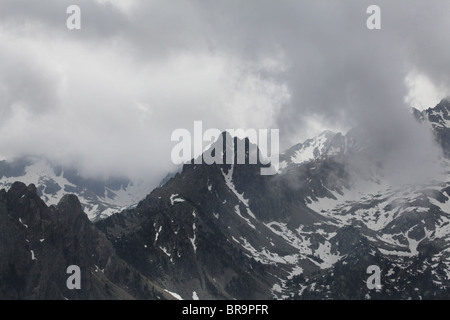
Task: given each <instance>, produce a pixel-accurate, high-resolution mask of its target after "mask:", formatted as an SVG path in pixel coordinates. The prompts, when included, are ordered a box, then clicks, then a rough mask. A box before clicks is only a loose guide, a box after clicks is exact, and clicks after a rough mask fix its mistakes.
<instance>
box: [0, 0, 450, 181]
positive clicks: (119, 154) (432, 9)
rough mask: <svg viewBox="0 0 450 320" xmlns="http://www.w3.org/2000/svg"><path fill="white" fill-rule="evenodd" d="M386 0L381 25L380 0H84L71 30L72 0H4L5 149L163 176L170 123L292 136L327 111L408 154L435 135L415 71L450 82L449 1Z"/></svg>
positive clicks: (88, 167) (286, 141) (341, 123)
mask: <svg viewBox="0 0 450 320" xmlns="http://www.w3.org/2000/svg"><path fill="white" fill-rule="evenodd" d="M376 2H377V4H378V5H380V7H381V10H382V29H381V30H376V31H369V30H368V29H367V28H366V19H367V17H368V15H367V14H366V8H367V6H368V5H370V4H373V3H372V2H369V1H345V2H339V3H338V2H336V1H276V2H274V1H258V2H256V1H214V2H204V1H195V0H192V1H171V2H170V3H169V2H168V1H134V2H132V3H134V5H131V6H130V7H129V8H128V9H126V10H124V8H123V6H122V7H121V5H124V6H125V7H126V5H125V2H121V1H119V2H117V1H116V2H113V1H110V2H108V1H87V0H83V1H77V2H76V4H78V5H79V6H80V7H81V10H82V30H80V31H76V32H71V31H69V30H67V29H66V28H65V20H66V18H67V15H66V14H65V9H66V8H67V6H68V5H70V4H75V3H74V2H73V1H52V0H45V1H39V2H36V1H26V0H22V1H20V0H19V1H18V0H15V1H12V0H4V1H2V10H0V21H2V22H1V23H0V37H1V39H2V42H1V43H2V45H1V46H0V47H1V48H2V51H1V53H0V55H1V56H2V59H0V72H1V75H0V84H1V86H0V92H1V94H2V97H1V98H0V103H1V106H0V108H1V109H0V110H1V111H0V114H1V115H2V120H1V123H3V126H2V129H1V130H0V131H1V132H0V133H1V134H2V137H3V138H0V148H1V152H0V154H3V155H7V156H13V155H18V154H23V153H35V152H41V153H45V154H49V155H50V156H51V157H54V158H57V159H58V160H61V161H75V160H74V159H76V161H75V162H77V164H78V165H80V166H83V167H84V168H85V171H86V172H89V173H92V174H94V173H95V172H99V171H105V172H106V173H109V172H121V173H126V174H137V172H142V171H143V170H144V171H145V172H147V173H148V175H149V176H150V177H157V176H161V175H163V173H162V172H164V171H165V170H170V169H171V166H170V159H169V156H170V149H171V147H172V145H171V144H170V133H171V132H172V130H174V129H176V128H179V127H185V128H187V129H190V128H191V127H192V124H193V121H194V120H203V121H204V123H205V127H217V128H220V129H226V128H235V127H252V126H253V127H257V128H264V127H269V128H270V127H277V128H280V133H281V135H280V138H281V139H282V142H283V146H284V147H288V146H289V145H290V144H291V143H295V142H298V140H300V139H304V138H307V136H308V135H309V134H311V133H312V132H314V130H317V128H316V127H315V125H316V122H317V119H319V120H320V121H322V122H323V124H324V126H328V127H332V128H349V127H352V126H354V125H356V124H363V125H364V127H365V128H366V129H367V132H368V135H370V136H371V137H373V138H374V140H375V141H377V143H378V145H379V148H380V153H381V150H384V149H386V147H387V146H391V148H390V149H391V150H399V149H404V148H406V150H403V151H402V152H401V153H389V152H388V153H389V155H387V156H386V158H389V161H390V162H392V163H394V162H395V163H397V162H398V163H400V162H402V161H404V159H403V158H402V159H397V158H398V157H400V156H399V155H404V156H405V157H407V158H410V157H411V156H415V155H417V154H420V152H419V151H420V150H421V149H424V148H428V147H429V146H430V140H431V137H430V134H429V133H427V132H423V131H420V130H419V129H417V127H416V126H415V124H414V123H413V122H411V121H410V120H407V119H408V118H407V117H408V116H407V114H408V108H407V105H406V103H405V101H404V98H405V96H406V95H407V94H408V90H409V88H408V87H407V86H406V84H405V77H406V76H407V75H408V73H409V72H411V71H413V70H414V71H416V72H419V73H421V74H424V75H426V76H427V77H429V79H430V80H431V81H432V82H433V83H434V84H435V85H436V86H439V87H441V88H446V87H447V88H448V86H449V83H448V82H449V74H450V73H449V72H450V70H449V68H450V67H449V66H450V63H449V62H450V61H449V59H450V45H449V42H448V40H447V38H448V37H447V35H446V33H447V31H448V30H450V28H449V27H450V25H449V24H450V19H448V17H447V15H448V12H450V10H449V9H450V3H448V1H433V2H432V3H430V2H427V3H425V2H424V1H418V0H414V1H409V0H408V1H406V0H404V1H395V2H393V1H381V0H380V1H376ZM16 53H17V54H16ZM17 101H21V102H22V104H23V105H24V106H23V109H24V110H22V111H21V112H22V113H20V112H19V111H18V110H17V108H16V109H14V108H13V106H14V105H15V104H16V102H17ZM33 114H35V115H40V117H37V118H31V117H33V116H32V115H33ZM312 119H315V122H314V123H315V125H313V124H314V123H313V122H312ZM18 127H19V128H21V129H22V130H16V129H17V128H18ZM14 128H16V129H14ZM31 129H34V130H35V132H34V134H33V135H30V134H29V130H31ZM315 133H317V132H315ZM411 141H414V143H411ZM406 146H407V147H406ZM400 147H401V148H400ZM414 150H415V151H414ZM433 150H434V149H433ZM155 155H157V156H155ZM394 155H395V156H394ZM436 156H438V154H437V153H436ZM394 158H395V161H394V160H393V159H394ZM400 158H401V157H400ZM422 160H423V159H422ZM168 163H169V165H168ZM105 172H103V173H105Z"/></svg>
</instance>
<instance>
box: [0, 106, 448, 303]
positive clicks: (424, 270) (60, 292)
mask: <svg viewBox="0 0 450 320" xmlns="http://www.w3.org/2000/svg"><path fill="white" fill-rule="evenodd" d="M412 116H413V117H415V119H416V120H417V121H418V122H419V123H420V124H421V126H422V127H423V128H425V129H426V130H431V131H432V132H433V134H434V137H435V140H436V143H437V144H438V145H439V146H440V147H441V148H442V158H441V159H440V162H441V164H440V165H441V167H442V168H441V169H442V171H441V172H440V174H439V175H437V176H436V175H435V176H430V177H426V178H423V179H421V181H420V183H418V182H404V183H399V184H397V183H396V184H393V183H392V179H390V178H391V177H388V176H386V175H385V174H383V170H382V169H380V166H379V164H378V163H377V162H376V161H371V159H372V155H373V150H372V146H371V142H370V139H363V138H361V137H362V136H363V135H361V134H360V132H361V130H363V129H361V128H354V129H352V130H350V131H349V132H348V133H346V134H343V133H334V132H331V131H325V132H323V133H322V134H320V135H319V136H317V137H314V138H311V139H308V140H306V141H304V142H302V143H299V144H297V145H294V146H293V147H291V148H290V149H288V150H287V151H285V152H284V153H283V154H282V155H280V168H279V172H278V174H276V175H273V176H262V175H260V168H261V165H259V164H257V165H250V164H242V165H227V164H223V165H218V164H213V165H206V164H194V163H193V162H192V163H191V164H185V165H184V166H183V169H182V171H180V172H178V173H177V174H176V175H175V176H173V177H172V178H170V179H168V180H167V181H166V182H165V183H163V184H162V185H161V186H160V187H158V188H156V189H154V190H153V191H151V193H150V194H147V193H148V190H147V192H144V191H145V190H146V188H145V184H144V183H142V184H138V183H133V182H131V181H129V180H127V179H122V180H121V179H118V180H114V179H113V180H110V181H107V182H106V183H105V182H102V183H93V182H92V181H87V180H83V178H81V177H80V176H79V175H78V174H76V172H73V171H66V170H63V169H61V168H60V169H58V168H55V167H53V166H51V165H50V164H49V163H48V162H46V161H44V160H35V161H34V160H33V161H31V160H29V159H28V160H27V159H25V160H23V159H22V160H17V161H16V162H1V163H0V176H3V178H1V180H0V183H1V184H2V186H3V187H4V188H5V189H3V190H1V191H0V238H1V239H0V257H1V259H0V298H2V299H5V298H10V299H86V298H89V299H179V300H181V299H184V300H186V299H192V300H199V299H200V300H201V299H448V298H450V289H449V288H450V287H449V285H450V175H449V173H450V172H449V170H448V169H449V168H450V167H449V163H450V162H448V160H449V159H448V157H449V156H450V100H448V99H444V100H442V101H441V102H440V103H439V104H438V105H437V106H436V107H434V108H430V109H427V110H424V111H418V110H415V109H414V110H413V112H412ZM224 134H226V133H224ZM235 139H236V138H235ZM230 140H231V141H232V139H226V141H227V142H229V141H230ZM246 143H247V147H248V144H249V141H248V140H246ZM234 145H236V143H234ZM234 145H233V144H232V143H231V144H228V145H224V146H221V149H222V150H221V151H222V152H223V156H224V157H226V154H227V153H230V152H234V151H235V150H233V148H234ZM211 147H212V148H215V146H214V145H213V146H211ZM215 150H216V152H217V150H219V149H218V148H216V149H215ZM207 152H208V151H207ZM235 153H236V152H234V154H235ZM247 155H248V154H247ZM362 163H364V166H363V165H361V164H362ZM15 181H18V182H15ZM88 182H92V183H88ZM68 193H70V195H69V194H68ZM64 194H65V195H64ZM146 194H147V195H146ZM124 199H125V200H124ZM138 200H140V201H139V202H138ZM137 202H138V203H137ZM134 203H137V204H136V205H133V204H134ZM122 207H127V208H125V209H121V208H122ZM94 208H95V209H96V210H94ZM113 211H115V212H116V213H114V214H112V212H113ZM69 265H78V266H79V267H80V269H81V279H82V280H81V281H82V287H81V290H69V289H68V288H67V287H66V279H67V276H68V275H67V274H66V269H67V267H68V266H69ZM373 265H375V266H378V267H379V268H380V270H381V275H380V283H381V286H380V287H379V288H376V289H369V288H368V286H367V283H366V281H367V279H368V277H369V276H370V275H369V274H368V273H367V268H368V267H369V266H373Z"/></svg>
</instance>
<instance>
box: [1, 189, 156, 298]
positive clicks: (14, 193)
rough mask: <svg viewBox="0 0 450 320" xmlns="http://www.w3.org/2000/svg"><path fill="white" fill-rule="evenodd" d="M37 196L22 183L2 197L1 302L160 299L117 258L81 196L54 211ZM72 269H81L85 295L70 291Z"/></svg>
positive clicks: (63, 201)
mask: <svg viewBox="0 0 450 320" xmlns="http://www.w3.org/2000/svg"><path fill="white" fill-rule="evenodd" d="M36 192H37V191H36V187H35V186H34V185H29V186H28V187H27V186H25V185H24V184H22V183H15V184H13V185H12V186H11V188H10V190H9V191H8V192H5V191H4V190H2V191H1V192H0V237H1V239H0V257H2V258H1V259H0V298H1V299H131V298H136V297H138V298H139V297H141V298H144V297H146V298H157V296H158V294H157V293H156V291H154V290H153V293H152V290H151V289H152V285H151V283H150V282H148V281H147V280H146V279H145V278H144V277H143V276H141V275H140V274H139V273H138V272H136V271H135V270H134V269H133V268H132V267H130V266H128V265H127V264H126V263H124V262H123V261H122V260H121V259H120V258H118V257H117V255H116V254H115V250H114V248H113V246H112V245H111V243H109V241H108V240H107V239H106V237H105V236H104V235H103V234H102V233H101V232H99V231H98V230H97V229H96V228H95V226H94V225H93V224H92V223H91V222H90V221H89V219H88V218H87V216H86V214H84V213H83V211H82V209H81V205H80V202H79V201H78V199H77V197H75V196H73V195H66V196H64V197H63V198H62V199H61V201H60V203H59V204H58V205H57V206H54V207H50V208H49V207H47V206H46V205H45V204H44V202H43V201H42V200H41V199H40V198H39V196H38V195H37V193H36ZM70 265H77V266H79V267H80V270H81V290H69V289H68V288H67V286H66V280H67V278H68V277H69V276H70V274H67V273H66V271H67V267H68V266H70ZM149 288H150V289H149ZM160 296H162V294H161V295H160Z"/></svg>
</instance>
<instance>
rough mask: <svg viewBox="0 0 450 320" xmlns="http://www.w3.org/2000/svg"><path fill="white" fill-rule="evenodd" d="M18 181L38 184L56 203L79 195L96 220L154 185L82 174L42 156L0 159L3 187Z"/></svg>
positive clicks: (0, 184) (40, 191) (131, 202)
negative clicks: (70, 195)
mask: <svg viewBox="0 0 450 320" xmlns="http://www.w3.org/2000/svg"><path fill="white" fill-rule="evenodd" d="M15 181H21V182H23V183H25V184H34V185H36V187H37V192H38V195H39V196H41V197H42V199H43V200H44V201H45V202H46V203H47V204H48V205H52V204H57V203H58V202H59V200H60V199H61V198H62V197H63V195H64V194H67V193H72V194H75V195H77V197H78V198H79V199H80V202H81V204H82V207H83V210H84V211H85V212H86V213H87V215H88V217H89V219H91V220H93V221H95V220H98V219H102V218H105V217H107V216H109V215H111V214H112V213H114V212H118V211H121V210H123V209H125V208H128V207H130V206H133V205H136V204H137V203H138V202H139V200H141V199H142V198H144V197H145V195H146V194H147V193H148V192H150V191H151V189H152V187H151V183H149V182H145V181H131V180H130V179H128V178H123V177H115V178H114V177H112V178H109V179H107V180H103V179H93V178H83V177H82V176H81V175H80V174H79V172H78V171H77V170H76V169H74V168H67V167H63V166H60V165H54V164H53V163H51V162H50V161H48V160H46V159H44V158H39V157H23V158H18V159H15V160H12V161H6V160H4V161H0V188H7V189H8V188H9V187H10V186H11V185H12V184H13V183H14V182H15Z"/></svg>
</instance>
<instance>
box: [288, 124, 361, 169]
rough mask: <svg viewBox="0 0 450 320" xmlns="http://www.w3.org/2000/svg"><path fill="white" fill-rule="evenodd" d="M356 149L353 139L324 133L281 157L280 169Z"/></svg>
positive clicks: (329, 132)
mask: <svg viewBox="0 0 450 320" xmlns="http://www.w3.org/2000/svg"><path fill="white" fill-rule="evenodd" d="M352 148H354V142H353V140H352V139H350V138H348V137H346V136H344V135H342V134H341V133H335V132H332V131H328V130H326V131H324V132H322V133H321V134H319V135H318V136H316V137H314V138H310V139H307V140H306V141H304V142H303V143H299V144H297V145H295V146H293V147H291V148H289V149H288V150H287V151H286V152H284V153H283V154H281V155H280V169H281V170H283V169H285V168H287V167H289V166H292V165H297V166H298V165H302V164H305V163H308V162H311V161H314V160H318V159H323V158H326V157H329V156H335V155H339V154H344V153H346V152H348V151H350V150H352Z"/></svg>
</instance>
